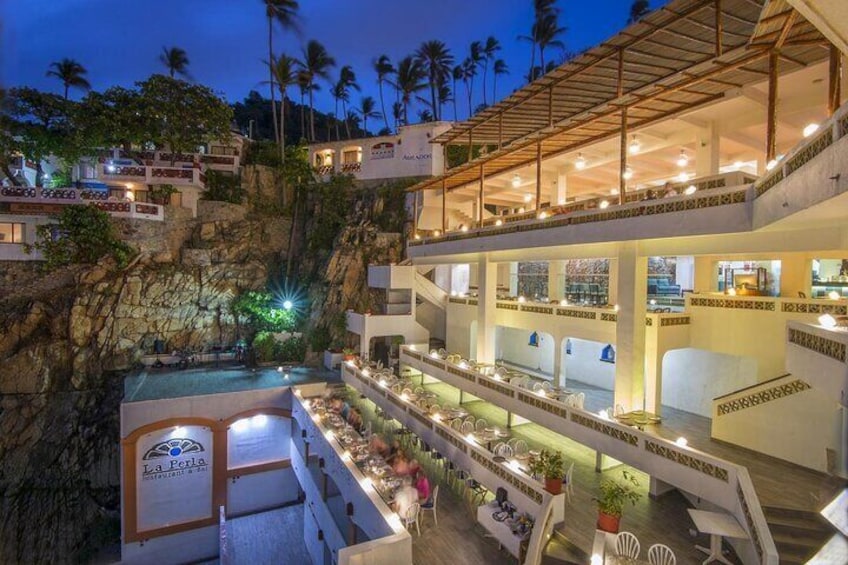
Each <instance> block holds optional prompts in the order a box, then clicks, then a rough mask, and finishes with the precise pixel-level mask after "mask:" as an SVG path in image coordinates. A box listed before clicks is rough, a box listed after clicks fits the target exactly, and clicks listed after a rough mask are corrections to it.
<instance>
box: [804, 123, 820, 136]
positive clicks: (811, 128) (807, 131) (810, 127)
mask: <svg viewBox="0 0 848 565" xmlns="http://www.w3.org/2000/svg"><path fill="white" fill-rule="evenodd" d="M817 131H819V125H818V124H816V123H813V124H807V127H805V128H804V132H803V133H804V137H810V136H811V135H813V134H814V133H816V132H817Z"/></svg>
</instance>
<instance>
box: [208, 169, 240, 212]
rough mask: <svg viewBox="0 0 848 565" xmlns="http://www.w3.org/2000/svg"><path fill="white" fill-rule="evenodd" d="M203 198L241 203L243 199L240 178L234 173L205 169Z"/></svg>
mask: <svg viewBox="0 0 848 565" xmlns="http://www.w3.org/2000/svg"><path fill="white" fill-rule="evenodd" d="M203 199H204V200H214V201H216V202H229V203H231V204H241V203H242V201H243V200H244V189H243V188H242V186H241V178H239V177H238V176H236V175H225V174H224V173H222V172H220V171H213V170H209V171H207V172H206V190H205V191H204V193H203Z"/></svg>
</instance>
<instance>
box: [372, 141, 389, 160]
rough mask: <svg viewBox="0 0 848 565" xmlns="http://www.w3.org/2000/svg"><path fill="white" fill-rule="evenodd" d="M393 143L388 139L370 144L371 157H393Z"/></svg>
mask: <svg viewBox="0 0 848 565" xmlns="http://www.w3.org/2000/svg"><path fill="white" fill-rule="evenodd" d="M394 158H395V144H394V143H391V142H389V141H383V142H381V143H375V144H374V145H372V146H371V159H394Z"/></svg>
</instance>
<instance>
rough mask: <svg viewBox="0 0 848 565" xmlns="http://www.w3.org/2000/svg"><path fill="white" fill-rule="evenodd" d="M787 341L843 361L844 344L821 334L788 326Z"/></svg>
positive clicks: (844, 358)
mask: <svg viewBox="0 0 848 565" xmlns="http://www.w3.org/2000/svg"><path fill="white" fill-rule="evenodd" d="M789 343H794V344H795V345H798V346H800V347H803V348H804V349H809V350H810V351H815V352H816V353H818V354H820V355H824V356H826V357H830V358H831V359H836V360H837V361H839V362H840V363H845V361H846V357H845V344H844V343H840V342H838V341H835V340H832V339H827V338H824V337H821V336H817V335H813V334H808V333H807V332H802V331H801V330H796V329H794V328H789Z"/></svg>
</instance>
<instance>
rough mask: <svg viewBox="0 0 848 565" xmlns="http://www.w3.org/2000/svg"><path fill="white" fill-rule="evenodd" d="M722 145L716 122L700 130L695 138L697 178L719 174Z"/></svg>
mask: <svg viewBox="0 0 848 565" xmlns="http://www.w3.org/2000/svg"><path fill="white" fill-rule="evenodd" d="M720 144H721V142H720V139H719V135H718V127H716V125H715V123H714V122H710V123H709V125H708V126H707V127H706V128H703V129H699V130H698V133H697V134H696V136H695V176H697V177H706V176H711V175H717V174H718V167H719V156H720V154H719V148H720V147H719V146H720ZM689 157H690V158H691V157H692V156H691V155H690V156H689Z"/></svg>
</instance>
